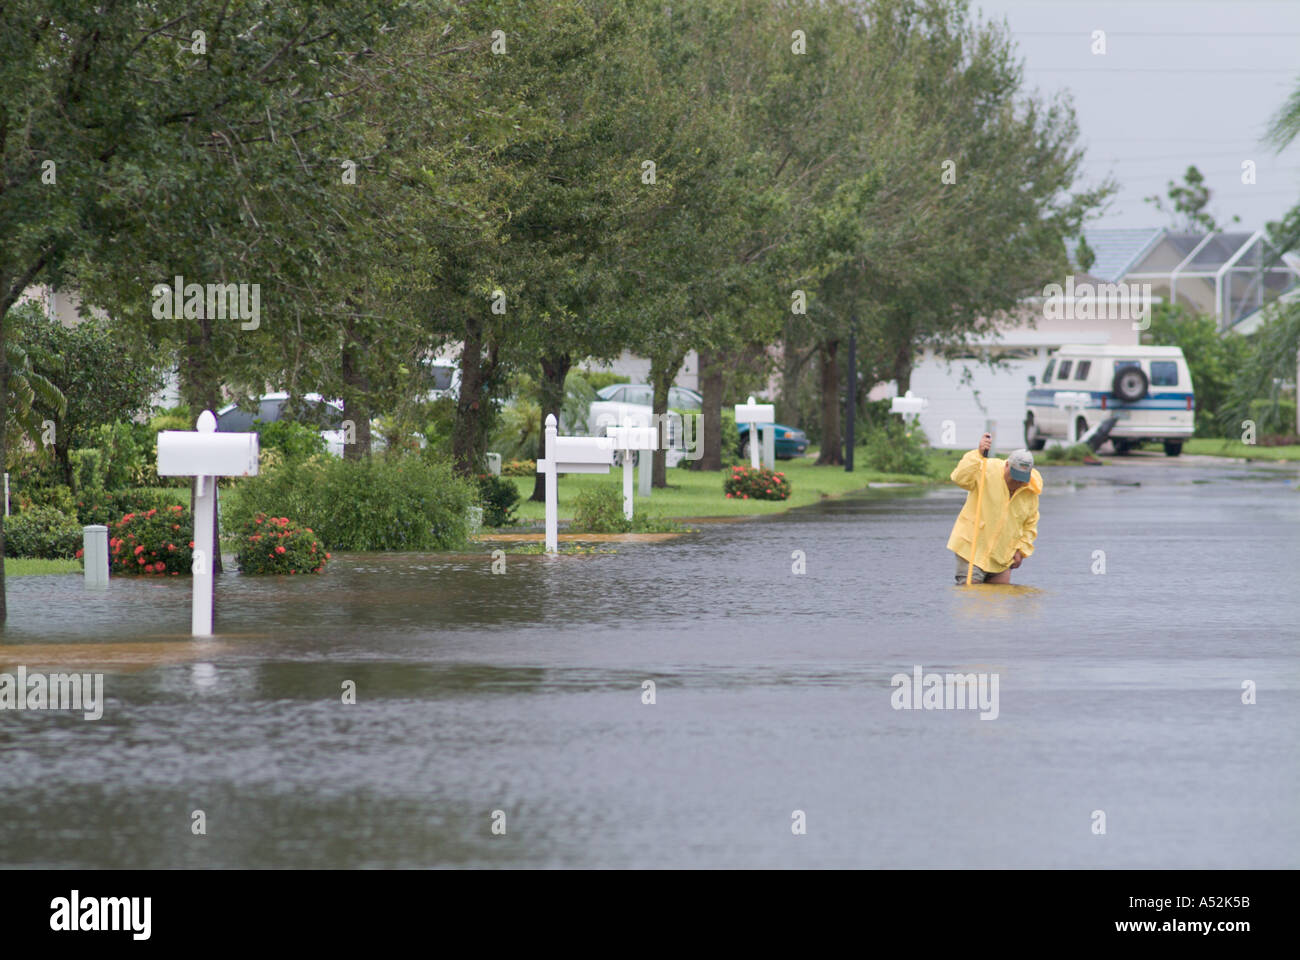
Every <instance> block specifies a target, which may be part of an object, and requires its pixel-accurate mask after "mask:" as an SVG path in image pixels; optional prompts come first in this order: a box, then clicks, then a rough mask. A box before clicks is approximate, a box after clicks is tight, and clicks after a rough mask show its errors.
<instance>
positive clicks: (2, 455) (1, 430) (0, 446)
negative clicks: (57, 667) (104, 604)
mask: <svg viewBox="0 0 1300 960" xmlns="http://www.w3.org/2000/svg"><path fill="white" fill-rule="evenodd" d="M7 309H8V308H7V307H5V308H0V464H4V467H3V469H6V470H7V469H8V463H9V457H8V453H9V448H8V446H7V441H8V439H9V438H8V432H7V430H6V426H7V425H8V422H9V360H8V357H7V356H6V355H5V351H4V338H5V330H4V316H5V312H6V311H7ZM8 616H9V605H8V601H7V600H6V599H5V517H4V510H0V626H3V625H4V622H5V620H6V619H7V618H8ZM24 695H25V694H24Z"/></svg>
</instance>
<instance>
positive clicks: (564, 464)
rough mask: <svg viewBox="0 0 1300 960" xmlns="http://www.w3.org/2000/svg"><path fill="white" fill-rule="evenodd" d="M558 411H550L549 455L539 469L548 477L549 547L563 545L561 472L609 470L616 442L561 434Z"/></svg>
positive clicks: (547, 536)
mask: <svg viewBox="0 0 1300 960" xmlns="http://www.w3.org/2000/svg"><path fill="white" fill-rule="evenodd" d="M558 434H559V429H558V428H557V427H556V423H555V414H553V413H548V414H547V415H546V456H545V458H543V459H541V460H538V461H537V472H538V473H540V474H542V475H543V476H545V477H546V551H547V552H548V553H555V551H556V550H558V549H559V541H560V535H559V526H560V522H559V514H558V511H559V490H558V489H557V485H556V480H557V478H558V476H559V474H561V473H609V467H610V460H611V459H612V457H611V456H610V454H611V451H613V449H614V447H613V444H612V443H610V440H609V438H608V437H561V436H559V435H558Z"/></svg>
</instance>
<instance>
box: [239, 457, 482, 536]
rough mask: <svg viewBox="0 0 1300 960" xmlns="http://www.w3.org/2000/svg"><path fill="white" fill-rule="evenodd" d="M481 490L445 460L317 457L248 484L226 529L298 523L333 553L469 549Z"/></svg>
mask: <svg viewBox="0 0 1300 960" xmlns="http://www.w3.org/2000/svg"><path fill="white" fill-rule="evenodd" d="M473 502H474V488H473V487H472V486H471V485H470V484H469V483H468V482H467V481H465V480H464V479H462V478H460V477H458V476H456V475H455V474H453V472H452V469H451V465H450V464H449V463H446V462H444V461H437V462H430V461H428V460H426V459H425V458H423V457H415V456H407V457H392V458H388V457H383V458H374V459H370V460H340V459H337V458H334V457H326V456H318V457H312V458H311V459H309V460H305V461H303V462H302V463H298V464H289V463H286V464H284V465H282V466H280V467H277V468H276V469H275V470H272V471H270V472H268V473H266V474H260V475H258V476H256V477H250V478H247V479H244V480H241V481H240V482H239V483H238V484H237V485H236V486H235V487H234V488H233V489H232V490H231V491H230V492H229V493H228V494H227V496H226V501H225V503H226V506H225V510H224V511H223V517H222V519H223V523H224V525H225V528H226V529H227V530H239V529H241V528H242V527H243V525H244V524H246V523H248V522H249V521H250V520H251V519H253V518H254V517H256V516H257V514H259V513H265V514H268V515H273V516H291V517H295V518H296V519H297V521H298V522H299V523H302V524H304V525H306V526H309V527H311V529H312V530H314V531H315V532H316V536H317V538H318V539H319V540H320V542H321V543H322V544H323V545H324V547H325V549H328V550H445V549H453V548H456V547H460V546H463V545H464V543H465V541H466V538H467V536H468V534H469V518H468V512H469V507H470V505H471V504H472V503H473Z"/></svg>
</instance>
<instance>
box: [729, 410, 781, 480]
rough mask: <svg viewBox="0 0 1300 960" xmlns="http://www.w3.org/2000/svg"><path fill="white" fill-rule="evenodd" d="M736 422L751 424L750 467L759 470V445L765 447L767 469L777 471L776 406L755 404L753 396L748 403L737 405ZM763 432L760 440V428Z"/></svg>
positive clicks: (764, 455)
mask: <svg viewBox="0 0 1300 960" xmlns="http://www.w3.org/2000/svg"><path fill="white" fill-rule="evenodd" d="M736 422H737V423H747V424H749V465H750V466H751V467H753V468H754V469H755V470H757V469H758V449H759V444H760V443H762V445H763V458H764V459H765V460H767V469H769V470H775V469H776V432H775V431H776V428H775V426H774V424H775V423H776V406H775V405H774V404H771V403H755V402H754V398H753V396H752V395H751V396H750V398H749V402H748V403H738V404H736ZM760 425H761V426H763V427H765V428H766V429H765V430H763V436H762V437H761V438H760V437H759V433H758V428H759V426H760Z"/></svg>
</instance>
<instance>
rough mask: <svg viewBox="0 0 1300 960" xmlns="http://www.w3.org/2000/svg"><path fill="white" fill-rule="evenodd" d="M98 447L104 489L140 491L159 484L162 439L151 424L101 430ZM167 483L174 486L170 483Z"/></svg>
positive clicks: (123, 422)
mask: <svg viewBox="0 0 1300 960" xmlns="http://www.w3.org/2000/svg"><path fill="white" fill-rule="evenodd" d="M93 436H94V438H95V442H94V446H95V448H97V449H98V450H99V451H100V454H101V456H102V458H103V478H104V479H103V487H104V489H106V490H116V489H118V488H120V487H137V486H141V485H150V486H152V485H154V484H156V483H159V482H161V481H159V478H158V453H157V451H158V435H157V434H156V433H155V432H154V431H153V429H152V428H151V427H150V426H149V424H147V423H133V422H130V421H126V420H118V421H116V422H114V423H105V424H103V425H102V426H100V427H98V428H97V429H96V430H95V432H94V434H93ZM165 482H167V483H171V482H172V481H171V480H170V479H168V480H166V481H165Z"/></svg>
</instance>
